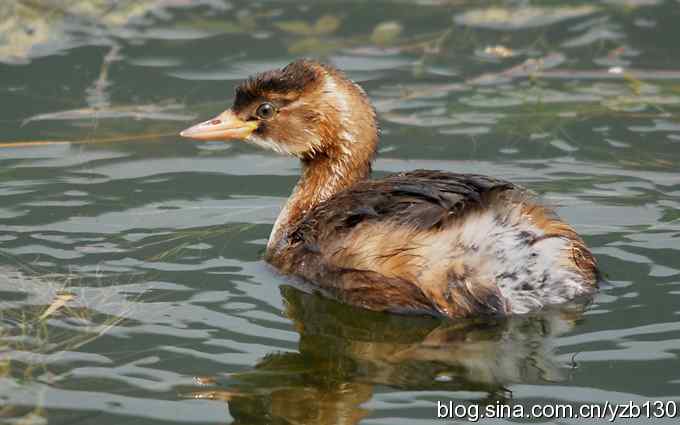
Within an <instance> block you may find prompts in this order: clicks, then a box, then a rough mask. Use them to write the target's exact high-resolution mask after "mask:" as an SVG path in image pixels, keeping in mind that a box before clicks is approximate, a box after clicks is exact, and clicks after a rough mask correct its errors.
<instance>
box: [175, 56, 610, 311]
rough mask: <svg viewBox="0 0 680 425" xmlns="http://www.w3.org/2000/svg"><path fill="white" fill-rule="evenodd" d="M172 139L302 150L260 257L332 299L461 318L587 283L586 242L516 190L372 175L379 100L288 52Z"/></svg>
mask: <svg viewBox="0 0 680 425" xmlns="http://www.w3.org/2000/svg"><path fill="white" fill-rule="evenodd" d="M181 136H184V137H188V138H192V139H199V140H230V139H238V140H244V141H246V142H250V143H253V144H256V145H259V146H262V147H264V148H267V149H271V150H274V151H276V152H279V153H284V154H288V155H292V156H295V157H297V158H299V160H300V161H301V163H302V176H301V178H300V180H299V182H298V184H297V186H296V187H295V189H294V190H293V193H292V194H291V196H290V198H289V199H288V201H287V203H286V204H285V206H284V208H283V210H282V211H281V213H280V215H279V217H278V218H277V220H276V222H275V224H274V228H273V229H272V232H271V235H270V237H269V241H268V243H267V250H266V254H265V258H266V260H267V261H268V262H269V263H271V264H272V265H273V266H274V267H276V268H277V269H279V270H280V271H281V272H282V273H284V274H287V275H293V276H297V277H301V278H303V279H304V280H305V281H307V282H310V283H312V284H313V285H314V286H316V287H318V288H320V289H322V290H323V292H325V293H327V294H330V295H332V296H334V297H336V298H338V299H339V300H340V301H343V302H346V303H349V304H353V305H356V306H360V307H363V308H367V309H371V310H378V311H386V312H395V313H411V314H413V313H415V314H431V315H435V316H446V317H450V318H461V317H469V316H478V315H508V314H520V313H527V312H530V311H533V310H538V309H540V308H542V307H543V306H546V305H549V304H559V303H564V302H566V301H569V300H571V299H573V298H576V297H579V296H582V295H588V294H592V293H594V292H595V291H596V289H597V281H598V270H597V264H596V261H595V258H594V257H593V255H592V254H591V253H590V251H589V250H588V248H587V247H586V245H585V243H584V242H583V240H582V239H581V238H580V237H579V236H578V234H577V233H576V232H575V231H574V229H573V228H572V227H571V226H569V225H568V224H567V223H565V222H563V221H561V220H560V219H559V218H558V217H557V216H556V215H555V213H554V212H553V211H552V210H551V209H550V208H548V207H546V206H543V205H541V204H540V203H538V201H537V200H536V199H535V198H534V196H533V195H532V194H531V193H530V192H529V191H527V190H526V189H524V188H522V187H520V186H517V185H514V184H512V183H509V182H506V181H503V180H499V179H495V178H492V177H487V176H482V175H475V174H454V173H449V172H444V171H429V170H417V171H411V172H404V173H399V174H395V175H391V176H388V177H386V178H384V179H380V180H370V179H368V177H369V175H370V173H371V162H372V160H373V157H374V155H375V152H376V147H377V144H378V127H377V124H376V116H375V110H374V109H373V107H372V105H371V103H370V101H369V99H368V96H367V95H366V93H365V92H364V91H363V89H362V88H361V87H359V86H358V85H357V84H355V83H353V82H352V81H350V80H349V79H347V78H346V77H345V75H344V74H343V73H342V72H340V71H339V70H337V69H335V68H333V67H331V66H329V65H325V64H321V63H318V62H315V61H311V60H298V61H295V62H293V63H291V64H289V65H287V66H285V67H284V68H282V69H276V70H272V71H267V72H264V73H261V74H258V75H256V76H254V77H251V78H249V79H248V80H246V81H245V82H243V83H242V84H241V85H239V86H238V87H237V88H236V95H235V99H234V103H233V106H232V108H231V109H228V110H226V111H225V112H223V113H222V114H220V115H218V116H217V117H215V118H214V119H212V120H209V121H205V122H202V123H200V124H197V125H195V126H193V127H190V128H188V129H186V130H184V131H183V132H182V133H181Z"/></svg>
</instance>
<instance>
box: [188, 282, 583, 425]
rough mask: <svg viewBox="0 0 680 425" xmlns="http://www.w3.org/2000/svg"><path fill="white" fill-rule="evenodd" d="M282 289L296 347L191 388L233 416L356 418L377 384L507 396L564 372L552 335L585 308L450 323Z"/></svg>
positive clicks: (243, 419)
mask: <svg viewBox="0 0 680 425" xmlns="http://www.w3.org/2000/svg"><path fill="white" fill-rule="evenodd" d="M281 294H282V295H283V297H284V299H285V301H286V314H287V315H288V317H289V318H290V319H291V320H292V321H293V323H294V326H295V329H296V330H297V331H298V332H299V334H300V340H299V345H298V350H299V351H297V352H283V353H282V352H272V353H271V354H269V355H267V356H266V357H265V358H263V359H261V360H260V361H259V362H258V363H257V364H256V365H255V367H254V368H253V369H252V370H249V371H246V372H241V373H237V374H233V375H230V376H229V377H228V379H227V380H226V381H222V380H221V379H219V378H214V379H212V378H200V379H199V382H200V383H202V384H205V385H206V386H208V387H210V388H206V389H205V390H200V391H195V392H193V393H191V394H190V395H191V396H192V397H194V398H202V399H203V398H208V399H217V400H225V401H227V403H228V406H229V412H230V414H231V415H232V416H233V417H234V418H235V423H272V422H273V423H293V424H303V423H305V424H306V423H309V424H340V423H342V424H350V423H351V424H353V423H358V422H359V421H360V419H362V418H363V417H364V416H366V415H367V414H368V413H369V412H368V410H367V409H365V408H364V407H362V404H364V403H365V402H367V401H369V400H370V399H371V398H372V397H373V394H374V392H375V391H377V390H378V387H379V386H389V387H393V388H399V389H400V390H445V391H474V392H478V393H479V397H480V400H479V401H480V402H491V401H495V400H499V399H500V400H506V399H509V398H511V397H512V393H511V391H510V390H509V389H508V385H509V384H514V383H536V384H540V383H546V382H559V381H563V380H565V379H566V377H567V374H566V373H565V372H566V368H567V366H566V365H561V364H559V363H558V362H556V361H555V360H554V358H553V355H554V347H553V344H552V339H553V337H555V336H557V335H560V334H562V333H564V332H566V331H568V330H570V329H571V328H572V327H573V326H574V324H575V323H576V322H577V321H579V320H580V319H581V317H582V313H583V310H584V308H585V306H584V305H583V304H571V305H567V306H563V307H561V308H559V309H554V310H551V311H546V312H543V313H542V314H539V315H531V316H518V317H513V318H510V319H497V320H491V321H489V320H466V321H455V322H451V321H440V320H436V319H433V318H429V317H403V316H395V315H386V314H380V313H375V312H369V311H364V310H359V309H353V308H351V307H348V306H346V305H342V304H339V303H336V302H334V301H331V300H328V299H325V298H322V297H321V296H319V295H314V294H309V293H306V292H303V291H301V290H299V289H296V288H293V287H291V286H283V287H281Z"/></svg>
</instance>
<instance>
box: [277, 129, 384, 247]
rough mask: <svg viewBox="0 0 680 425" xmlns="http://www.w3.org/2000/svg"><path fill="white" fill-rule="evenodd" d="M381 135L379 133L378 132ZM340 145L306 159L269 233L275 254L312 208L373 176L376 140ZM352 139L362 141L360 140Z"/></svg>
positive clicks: (302, 161)
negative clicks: (372, 168)
mask: <svg viewBox="0 0 680 425" xmlns="http://www.w3.org/2000/svg"><path fill="white" fill-rule="evenodd" d="M376 139H377V135H376ZM339 142H340V143H343V145H340V144H337V145H335V146H338V147H339V148H336V149H333V151H332V152H324V153H323V154H319V155H315V156H314V157H313V158H308V159H302V160H301V163H302V175H301V176H300V180H298V183H297V185H296V186H295V188H294V189H293V193H292V194H291V195H290V197H289V198H288V201H287V202H286V205H285V206H284V207H283V210H281V213H280V214H279V217H278V218H277V219H276V222H275V223H274V228H273V229H272V232H271V234H270V236H269V242H268V243H267V251H268V252H269V253H270V255H271V254H273V253H274V252H275V251H277V249H278V248H280V245H281V243H282V242H285V239H286V237H287V235H288V232H289V231H290V230H291V228H292V227H293V226H294V225H295V224H296V223H298V222H299V221H300V220H301V219H302V218H303V217H304V216H305V214H307V213H308V212H309V211H311V210H312V209H314V208H315V207H317V206H318V205H319V204H321V203H322V202H324V201H326V200H328V199H330V198H332V197H333V196H334V195H335V194H337V193H338V192H341V191H342V190H344V189H347V188H349V187H351V186H353V185H354V184H356V183H357V182H359V181H361V180H364V179H366V178H368V177H369V175H370V173H371V161H372V159H373V155H374V152H375V141H369V143H365V144H364V143H361V144H360V145H359V146H363V147H364V149H354V150H351V149H349V148H347V145H345V144H344V143H348V142H346V141H344V140H343V141H339ZM352 143H357V144H358V143H360V142H358V141H355V142H352Z"/></svg>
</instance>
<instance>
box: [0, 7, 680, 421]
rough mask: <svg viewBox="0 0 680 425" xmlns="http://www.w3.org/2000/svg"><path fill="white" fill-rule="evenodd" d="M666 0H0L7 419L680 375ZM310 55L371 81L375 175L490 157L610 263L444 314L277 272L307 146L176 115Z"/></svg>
mask: <svg viewBox="0 0 680 425" xmlns="http://www.w3.org/2000/svg"><path fill="white" fill-rule="evenodd" d="M678 22H680V2H678V1H675V0H665V1H664V0H609V1H590V2H585V1H584V2H576V1H566V0H562V1H559V0H553V1H551V0H546V1H507V2H502V1H472V0H448V1H447V0H421V1H406V0H404V1H347V2H342V1H322V2H317V1H311V0H307V1H299V2H292V1H235V0H234V1H226V0H202V1H189V0H129V1H127V0H126V1H118V2H114V1H108V0H90V1H86V0H76V1H71V2H67V1H63V2H61V1H49V0H32V1H28V0H25V1H11V0H3V1H2V2H1V3H0V127H1V128H2V134H1V135H0V143H1V144H2V147H0V423H8V424H43V423H49V424H81V423H82V424H90V423H92V424H95V423H96V424H123V423H126V424H127V423H130V424H133V423H134V424H180V423H182V424H188V423H192V424H194V423H195V424H220V423H239V424H271V423H273V424H353V423H362V424H385V425H392V424H398V425H399V424H430V423H453V422H454V420H453V419H448V420H444V419H437V407H436V406H437V401H442V402H447V403H448V402H449V401H453V402H454V403H465V404H467V405H474V404H480V403H481V404H482V405H493V404H495V403H509V404H510V405H514V406H517V405H522V406H531V405H532V404H540V405H548V404H555V403H567V404H570V405H573V406H580V405H582V404H584V403H605V402H610V403H625V402H627V401H629V400H632V401H635V402H636V403H643V402H645V401H650V400H664V401H666V400H676V401H677V400H678V399H679V398H680V372H679V371H680V361H678V360H679V359H678V358H679V356H680V308H679V305H680V260H679V259H678V258H679V255H680V212H679V208H680V172H679V171H678V163H679V161H680V47H679V46H680V45H679V44H678V41H679V40H680V26H679V25H678ZM300 56H309V57H315V58H319V59H322V60H324V61H328V62H330V63H333V64H335V65H336V66H338V67H339V68H342V69H343V70H345V71H346V72H347V74H348V75H349V76H350V77H351V78H353V79H354V80H356V81H358V82H360V83H361V84H362V85H363V86H364V87H365V89H366V90H367V92H368V94H369V96H370V97H371V99H372V100H373V102H374V103H375V104H376V107H377V110H378V114H379V118H380V122H381V127H382V130H383V132H382V141H381V149H380V153H379V158H378V160H377V162H376V165H375V170H376V174H377V175H384V174H386V173H387V172H396V171H402V170H409V169H415V168H429V169H442V170H450V171H458V172H474V173H486V174H492V175H495V176H499V177H503V178H507V179H511V180H513V181H516V182H518V183H521V184H524V185H526V186H528V187H530V188H532V189H533V190H535V191H537V192H539V193H540V194H542V195H543V196H544V197H545V199H546V201H547V202H549V203H552V204H555V205H557V206H558V210H559V213H560V214H561V215H562V216H563V217H565V218H566V219H567V220H568V221H569V222H571V223H572V224H573V225H574V226H575V227H576V228H577V229H578V231H579V232H580V233H581V234H582V235H583V236H584V238H585V239H586V241H587V242H588V244H589V245H590V246H591V247H592V248H593V251H594V252H595V254H596V255H597V258H598V260H599V261H600V264H601V268H602V270H603V271H604V273H605V275H606V277H607V280H608V282H607V283H605V284H603V287H602V291H601V292H600V293H599V294H598V295H597V297H596V298H595V300H594V301H593V303H592V304H591V305H590V306H588V308H587V309H586V310H585V311H581V310H580V309H578V308H575V307H574V308H563V309H560V310H555V311H547V312H544V313H541V314H538V315H534V316H529V317H517V318H514V319H512V320H508V321H497V322H493V323H489V322H483V321H473V322H453V323H451V322H441V321H437V320H434V319H427V318H404V317H399V316H389V315H382V314H374V313H369V312H364V311H360V310H356V309H352V308H350V307H347V306H343V305H339V304H337V303H335V302H333V301H329V300H325V299H322V298H320V297H318V296H315V295H310V294H307V293H305V292H301V291H300V289H296V288H294V287H292V286H290V282H286V281H285V280H283V279H282V278H280V277H278V276H277V275H276V274H274V273H273V272H272V271H271V270H270V269H269V268H268V267H267V266H266V265H265V264H264V263H263V261H262V260H261V255H262V253H263V250H264V247H265V243H266V238H267V237H268V235H269V231H270V228H271V225H272V223H273V221H274V220H275V218H276V216H277V214H278V210H279V208H280V206H281V204H282V203H283V201H284V200H285V197H286V196H287V195H288V193H289V192H290V190H291V188H292V186H293V185H294V184H295V181H296V178H297V173H298V171H299V167H298V164H297V163H296V162H295V161H293V160H291V159H288V158H283V157H279V156H276V155H275V154H273V153H268V152H263V151H261V150H258V149H257V148H255V147H251V146H246V145H244V144H237V143H224V144H223V143H207V144H197V143H192V142H188V141H185V140H180V139H179V137H178V136H177V135H176V134H177V133H178V131H179V130H181V129H183V128H185V127H187V126H188V125H189V124H191V123H194V122H196V121H197V120H200V119H207V118H209V117H211V116H213V115H215V114H217V113H219V112H221V111H222V110H224V109H225V108H226V107H228V106H229V104H230V102H231V96H232V93H233V88H234V86H235V85H236V84H237V83H238V81H239V80H241V79H242V78H244V77H246V76H248V75H249V74H252V73H253V72H257V71H262V70H266V69H269V68H272V67H276V66H280V65H283V64H285V63H287V62H289V61H291V60H293V59H294V58H297V57H300ZM52 142H59V143H52ZM679 414H680V413H679ZM515 420H519V421H527V420H529V421H530V420H531V419H530V418H524V419H515ZM536 420H537V421H538V422H555V423H592V422H594V421H592V420H591V421H581V420H571V419H554V420H553V419H546V418H543V419H536ZM509 421H510V420H508V419H503V420H497V421H495V422H494V423H507V422H509ZM677 421H678V419H677V417H676V418H674V419H670V418H665V419H656V420H654V422H653V423H677ZM622 422H623V423H647V421H646V420H645V419H637V420H627V421H624V420H622V419H621V420H619V421H617V423H622Z"/></svg>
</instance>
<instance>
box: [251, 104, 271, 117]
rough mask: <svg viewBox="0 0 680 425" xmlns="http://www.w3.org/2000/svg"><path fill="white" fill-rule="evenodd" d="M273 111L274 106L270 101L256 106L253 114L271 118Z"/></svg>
mask: <svg viewBox="0 0 680 425" xmlns="http://www.w3.org/2000/svg"><path fill="white" fill-rule="evenodd" d="M274 113H276V108H274V105H272V104H271V103H263V104H262V105H260V106H258V107H257V110H256V111H255V115H257V117H258V118H260V119H263V120H268V119H270V118H272V117H273V116H274Z"/></svg>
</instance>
